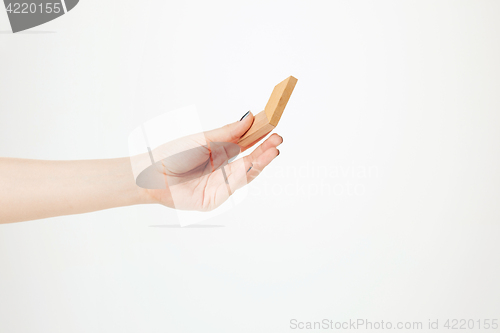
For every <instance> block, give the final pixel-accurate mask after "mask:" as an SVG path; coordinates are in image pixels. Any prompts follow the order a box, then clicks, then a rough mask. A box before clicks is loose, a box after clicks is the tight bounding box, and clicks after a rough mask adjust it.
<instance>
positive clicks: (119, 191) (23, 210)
mask: <svg viewBox="0 0 500 333" xmlns="http://www.w3.org/2000/svg"><path fill="white" fill-rule="evenodd" d="M252 122H253V115H252V114H250V115H249V116H248V117H246V118H245V119H243V120H242V121H238V122H235V123H232V124H228V125H226V126H223V127H221V128H218V129H214V130H211V131H208V132H205V133H199V134H196V135H191V136H187V137H184V138H180V139H177V140H174V141H172V142H169V143H165V144H164V145H162V146H160V147H158V148H156V149H155V150H154V151H153V156H154V160H155V161H161V162H159V163H160V164H159V165H161V167H160V168H159V170H158V172H160V173H161V174H162V176H163V177H164V179H165V185H166V186H165V187H166V188H164V189H146V188H141V187H139V186H137V185H136V182H135V177H134V173H133V170H132V165H131V158H129V157H124V158H116V159H105V160H82V161H42V160H28V159H15V158H0V223H12V222H21V221H29V220H36V219H42V218H48V217H54V216H61V215H71V214H81V213H88V212H93V211H98V210H103V209H109V208H115V207H123V206H131V205H137V204H161V205H164V206H167V207H171V208H176V209H186V210H198V211H209V210H212V209H215V208H216V207H218V206H220V205H221V204H222V203H223V202H224V201H226V200H227V199H228V198H229V196H230V195H231V194H233V193H234V191H236V190H237V189H238V188H241V187H242V186H244V185H246V184H248V183H250V182H251V181H252V180H253V179H255V178H256V177H257V176H258V175H259V174H260V172H262V170H263V169H264V168H265V167H266V166H267V165H269V163H271V161H273V160H274V159H275V158H276V157H277V156H278V155H279V151H278V149H277V147H278V146H279V145H280V144H281V143H282V142H283V139H282V138H281V137H280V136H279V135H277V134H273V135H271V136H270V137H269V138H267V139H266V140H265V141H264V142H263V143H262V144H261V145H259V146H258V147H257V148H256V149H255V150H254V151H253V152H252V153H251V154H250V155H248V156H245V157H243V158H240V159H238V160H235V161H232V162H230V163H228V160H229V159H230V158H231V157H233V156H234V155H235V154H234V153H235V152H232V151H231V149H227V147H224V146H220V145H218V146H217V145H215V144H214V143H221V142H222V143H232V144H236V143H237V142H238V140H239V138H240V137H241V136H242V135H243V134H244V133H245V132H246V131H247V130H248V129H249V128H250V126H251V125H252ZM258 141H260V140H258ZM254 144H255V143H254ZM254 144H252V145H250V146H248V147H244V148H242V151H244V150H246V149H248V148H250V147H251V146H253V145H254ZM231 146H232V147H234V145H231ZM177 151H189V154H188V155H183V157H182V159H180V158H179V159H176V158H170V159H165V156H169V155H171V152H177ZM236 153H238V152H236ZM132 161H134V160H133V159H132ZM221 168H223V169H224V172H222V170H221ZM248 169H250V170H249V171H247V170H248Z"/></svg>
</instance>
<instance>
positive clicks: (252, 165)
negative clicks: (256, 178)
mask: <svg viewBox="0 0 500 333" xmlns="http://www.w3.org/2000/svg"><path fill="white" fill-rule="evenodd" d="M252 168H253V164H252V166H251V167H250V168H248V170H247V173H248V171H250V170H252Z"/></svg>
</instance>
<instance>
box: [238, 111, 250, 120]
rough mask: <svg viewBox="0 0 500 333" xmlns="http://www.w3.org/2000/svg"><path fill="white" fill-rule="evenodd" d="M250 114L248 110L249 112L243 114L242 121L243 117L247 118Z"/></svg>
mask: <svg viewBox="0 0 500 333" xmlns="http://www.w3.org/2000/svg"><path fill="white" fill-rule="evenodd" d="M249 114H250V111H247V113H245V114H244V115H243V117H241V119H240V121H242V120H243V119H245V118H246V117H248V115H249Z"/></svg>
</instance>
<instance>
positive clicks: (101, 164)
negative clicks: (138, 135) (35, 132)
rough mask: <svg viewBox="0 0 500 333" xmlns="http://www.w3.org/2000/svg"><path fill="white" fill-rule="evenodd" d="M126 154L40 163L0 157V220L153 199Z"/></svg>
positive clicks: (73, 211) (57, 213) (74, 211)
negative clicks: (141, 185)
mask: <svg viewBox="0 0 500 333" xmlns="http://www.w3.org/2000/svg"><path fill="white" fill-rule="evenodd" d="M143 192H144V190H143V189H141V188H139V187H137V186H136V185H135V181H134V177H133V175H132V171H131V167H130V160H129V158H117V159H107V160H82V161H41V160H27V159H15V158H0V223H9V222H20V221H27V220H35V219H41V218H47V217H53V216H59V215H69V214H80V213H87V212H92V211H96V210H102V209H107V208H114V207H120V206H129V205H134V204H140V203H148V202H152V201H150V200H148V199H147V198H148V196H145V195H144V193H143Z"/></svg>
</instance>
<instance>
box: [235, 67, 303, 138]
mask: <svg viewBox="0 0 500 333" xmlns="http://www.w3.org/2000/svg"><path fill="white" fill-rule="evenodd" d="M296 83H297V79H296V78H294V77H293V76H290V77H288V78H287V79H285V80H284V81H282V82H280V83H278V84H277V85H276V86H275V87H274V89H273V92H272V94H271V97H270V98H269V101H267V104H266V107H265V109H264V111H261V112H259V113H257V115H256V116H255V117H254V121H253V124H252V126H251V127H250V129H249V130H248V131H247V132H246V133H245V134H244V135H243V136H242V137H241V138H240V140H239V141H238V145H240V146H242V147H248V146H250V145H251V144H252V143H254V142H255V141H257V140H259V139H261V138H262V137H264V136H265V135H266V134H268V133H269V132H271V131H272V130H273V129H274V128H275V127H276V126H277V125H278V122H279V121H280V119H281V115H282V114H283V111H284V110H285V106H286V104H287V103H288V100H289V99H290V96H291V95H292V91H293V88H294V87H295V84H296Z"/></svg>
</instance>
